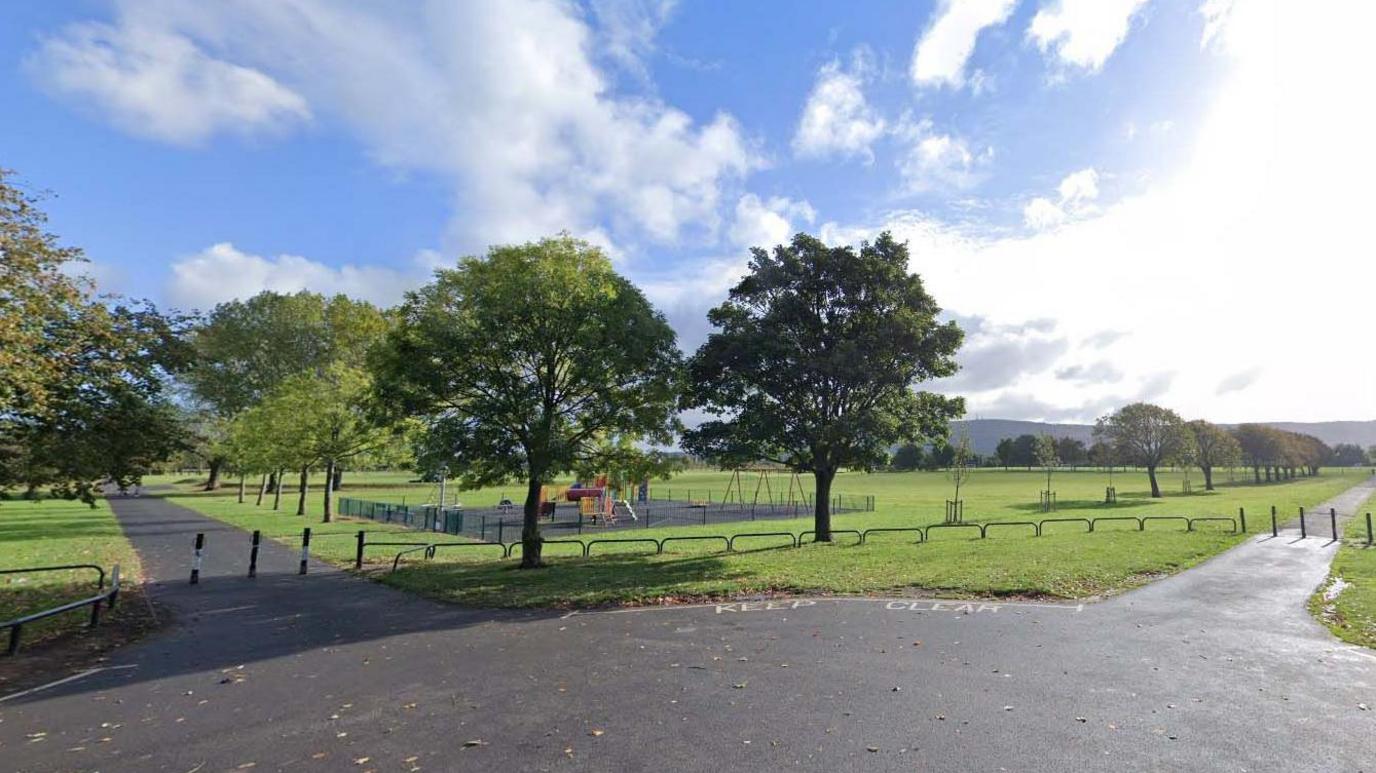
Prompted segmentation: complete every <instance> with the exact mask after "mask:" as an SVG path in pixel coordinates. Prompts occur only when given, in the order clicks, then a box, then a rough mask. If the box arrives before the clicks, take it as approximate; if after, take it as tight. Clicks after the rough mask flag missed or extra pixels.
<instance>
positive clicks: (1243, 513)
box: [1237, 507, 1247, 534]
mask: <svg viewBox="0 0 1376 773" xmlns="http://www.w3.org/2000/svg"><path fill="white" fill-rule="evenodd" d="M1237 518H1238V520H1239V521H1241V522H1242V533H1243V534H1246V533H1247V510H1246V509H1244V508H1241V507H1239V508H1238V509H1237Z"/></svg>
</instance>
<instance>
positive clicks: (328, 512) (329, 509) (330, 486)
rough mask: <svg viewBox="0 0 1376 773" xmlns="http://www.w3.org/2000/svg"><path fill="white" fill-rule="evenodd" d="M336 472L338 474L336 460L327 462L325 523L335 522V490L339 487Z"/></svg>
mask: <svg viewBox="0 0 1376 773" xmlns="http://www.w3.org/2000/svg"><path fill="white" fill-rule="evenodd" d="M336 472H338V468H337V467H335V463H334V460H333V459H330V460H328V461H326V462H325V486H324V488H325V518H324V520H323V521H322V522H323V523H329V522H330V521H333V520H334V490H335V488H336V487H337V485H338V480H337V479H336V478H335V473H336Z"/></svg>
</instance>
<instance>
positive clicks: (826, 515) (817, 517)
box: [812, 467, 836, 542]
mask: <svg viewBox="0 0 1376 773" xmlns="http://www.w3.org/2000/svg"><path fill="white" fill-rule="evenodd" d="M812 477H813V478H815V479H816V481H817V495H816V498H817V501H816V502H815V503H814V505H815V506H814V508H813V521H814V523H813V526H812V530H813V531H815V532H816V534H815V535H813V541H814V542H831V481H832V479H834V478H835V477H836V471H835V470H832V469H828V468H826V467H822V468H819V469H816V470H814V471H813V473H812Z"/></svg>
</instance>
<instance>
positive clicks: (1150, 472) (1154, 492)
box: [1147, 465, 1161, 499]
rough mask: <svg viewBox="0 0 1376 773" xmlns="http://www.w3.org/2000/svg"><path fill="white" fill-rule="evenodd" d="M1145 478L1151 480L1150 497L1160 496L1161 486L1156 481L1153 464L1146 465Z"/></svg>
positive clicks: (1156, 497) (1157, 497)
mask: <svg viewBox="0 0 1376 773" xmlns="http://www.w3.org/2000/svg"><path fill="white" fill-rule="evenodd" d="M1147 478H1148V479H1149V480H1151V498H1152V499H1160V498H1161V486H1160V485H1159V484H1158V483H1157V482H1156V467H1155V465H1147Z"/></svg>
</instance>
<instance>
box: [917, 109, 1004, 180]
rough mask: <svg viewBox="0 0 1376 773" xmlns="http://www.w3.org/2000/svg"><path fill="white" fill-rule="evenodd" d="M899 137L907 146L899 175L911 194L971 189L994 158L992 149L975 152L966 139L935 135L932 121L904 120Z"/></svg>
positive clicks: (937, 133)
mask: <svg viewBox="0 0 1376 773" xmlns="http://www.w3.org/2000/svg"><path fill="white" fill-rule="evenodd" d="M897 134H898V135H899V136H900V137H901V138H903V139H904V140H905V141H906V142H907V143H908V147H907V150H906V151H905V152H904V153H903V154H902V156H901V157H900V158H899V160H898V171H899V175H900V176H901V177H902V180H903V187H904V189H905V190H907V191H909V192H915V193H921V192H926V191H932V190H943V189H958V190H964V189H968V188H972V187H974V186H975V185H977V184H978V183H979V182H981V181H982V180H983V179H984V176H985V167H986V165H987V164H988V163H989V162H990V161H992V160H993V157H994V149H993V148H992V147H991V148H985V149H984V150H983V151H982V152H976V151H975V150H972V149H971V147H970V143H969V141H968V140H966V139H965V138H964V137H961V136H960V135H958V134H943V133H941V132H938V131H936V130H935V128H934V126H933V124H932V121H931V120H930V119H923V120H921V121H917V122H915V123H914V122H912V121H910V120H904V121H903V122H902V124H901V126H900V128H899V129H898V131H897Z"/></svg>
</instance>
